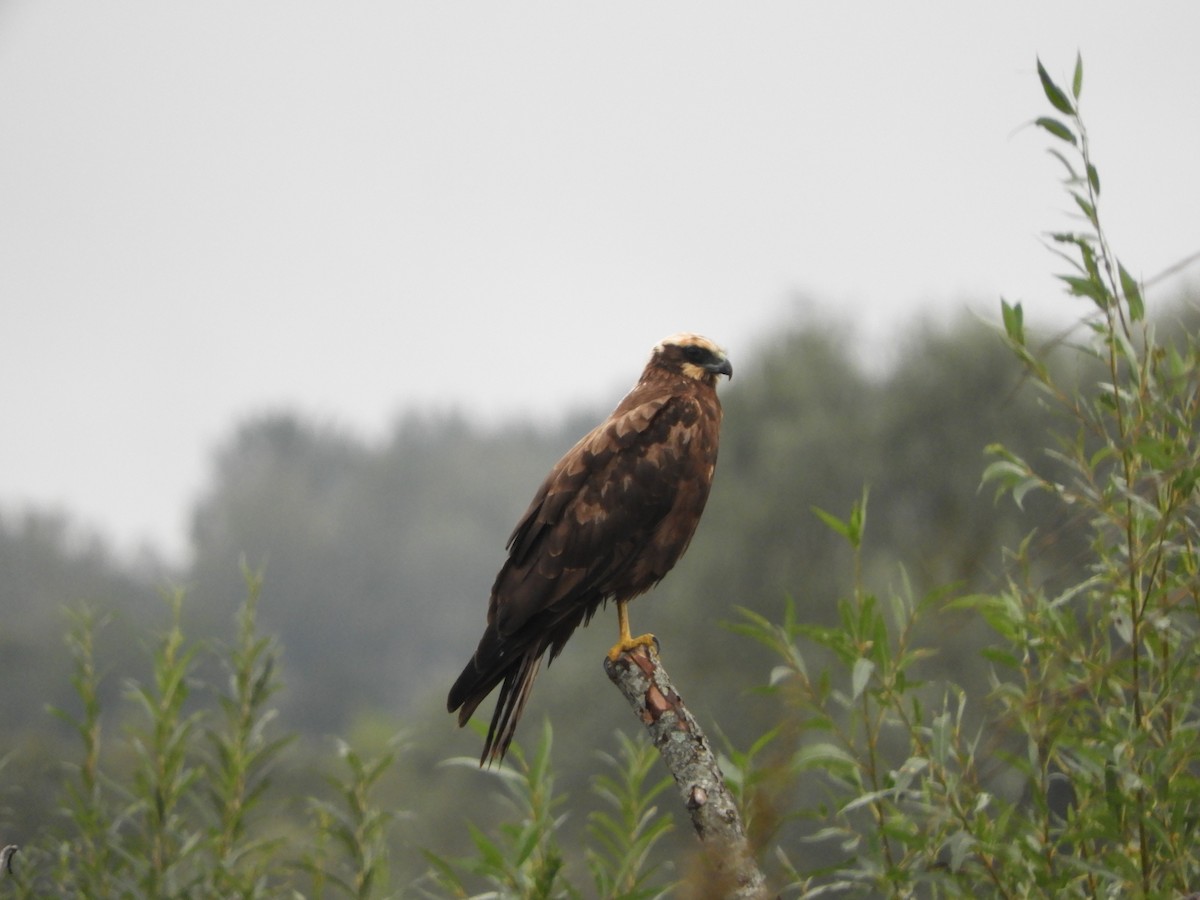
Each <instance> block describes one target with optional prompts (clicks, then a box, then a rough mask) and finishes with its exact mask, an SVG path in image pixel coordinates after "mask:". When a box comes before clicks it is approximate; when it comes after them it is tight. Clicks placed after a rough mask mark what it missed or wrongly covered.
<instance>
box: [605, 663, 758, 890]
mask: <svg viewBox="0 0 1200 900" xmlns="http://www.w3.org/2000/svg"><path fill="white" fill-rule="evenodd" d="M604 671H605V673H606V674H607V675H608V677H609V680H611V681H612V683H613V684H615V685H616V686H617V687H618V688H620V689H621V693H622V694H624V695H625V699H626V700H628V701H629V705H630V706H632V707H633V711H634V714H635V715H636V716H637V717H638V719H639V720H640V721H641V723H642V724H643V725H644V726H646V730H647V731H648V732H649V733H650V739H651V740H652V741H653V742H654V746H655V747H657V748H658V752H659V754H660V755H661V756H662V759H663V762H664V763H665V764H666V766H667V769H668V770H669V771H670V772H671V775H672V777H673V778H674V779H675V784H676V786H677V787H678V788H679V793H680V796H681V797H682V798H683V804H684V806H685V807H686V808H687V811H688V815H689V816H691V818H692V827H693V828H695V829H696V834H697V836H698V837H699V838H700V842H701V844H702V845H703V847H704V854H705V856H706V857H707V859H708V861H709V864H710V865H711V866H712V868H713V870H714V873H715V875H716V878H717V886H716V889H715V890H714V891H713V892H712V896H714V897H715V896H724V897H727V898H736V900H764V898H769V897H771V896H772V894H771V893H770V891H769V890H768V889H767V880H766V877H765V876H764V875H763V873H762V870H761V869H759V867H758V863H757V862H756V861H755V859H754V853H753V852H752V850H751V848H750V842H749V841H748V840H747V839H746V832H745V830H744V829H743V827H742V820H741V817H740V816H739V815H738V810H737V804H736V803H734V800H733V796H732V795H731V794H730V793H729V790H728V788H726V787H725V778H724V776H723V775H722V774H721V769H720V767H719V766H718V765H717V760H716V757H715V756H714V755H713V752H712V750H710V749H709V746H708V739H707V738H706V737H705V736H704V732H703V731H702V730H701V728H700V725H699V723H698V722H697V721H696V719H695V717H694V716H692V714H691V713H690V712H688V710H687V708H686V707H685V706H684V705H683V699H682V698H681V697H680V696H679V694H678V693H677V692H676V691H675V687H674V685H672V684H671V679H670V677H669V676H668V675H667V672H666V669H664V668H663V666H662V662H661V661H660V660H659V658H658V654H657V653H655V652H654V651H653V650H650V649H649V648H646V647H637V648H635V649H634V650H632V651H629V652H627V653H622V654H621V655H620V656H619V657H617V659H616V661H613V660H610V659H608V658H605V660H604Z"/></svg>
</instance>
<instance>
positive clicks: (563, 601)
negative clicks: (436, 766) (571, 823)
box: [446, 334, 733, 765]
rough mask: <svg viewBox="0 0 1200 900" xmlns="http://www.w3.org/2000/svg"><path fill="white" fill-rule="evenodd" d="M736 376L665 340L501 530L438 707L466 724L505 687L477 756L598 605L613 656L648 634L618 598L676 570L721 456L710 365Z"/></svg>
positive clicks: (703, 346) (699, 344)
mask: <svg viewBox="0 0 1200 900" xmlns="http://www.w3.org/2000/svg"><path fill="white" fill-rule="evenodd" d="M732 374H733V369H732V368H731V366H730V364H729V360H728V359H727V358H726V356H725V354H724V352H723V351H722V350H721V349H720V348H719V347H717V345H716V344H714V343H713V342H712V341H710V340H708V339H707V338H703V337H701V336H700V335H696V334H677V335H673V336H672V337H669V338H666V339H665V340H663V341H662V342H661V343H659V344H658V345H657V346H656V347H655V348H654V350H653V352H652V353H651V356H650V361H649V362H648V363H647V364H646V368H645V369H644V370H643V371H642V377H641V379H640V380H639V381H638V383H637V384H636V385H635V386H634V388H633V390H631V391H630V392H629V393H628V394H627V395H626V396H625V399H623V400H622V401H621V402H620V403H619V404H618V405H617V408H616V409H615V410H613V412H612V414H611V415H610V416H609V417H608V418H607V419H606V420H605V421H603V422H601V423H600V424H599V425H598V426H596V428H594V429H593V430H592V431H591V432H590V433H588V434H587V435H585V436H584V437H583V438H582V439H581V440H580V441H579V442H578V443H577V444H576V445H575V446H574V447H572V448H571V449H570V450H568V451H567V453H566V455H565V456H563V458H562V459H560V460H559V461H558V464H557V465H555V466H554V468H553V469H551V470H550V474H549V475H548V476H546V480H545V481H544V482H542V486H541V487H540V488H539V489H538V492H537V494H536V495H535V496H534V498H533V502H532V503H530V504H529V509H527V510H526V511H525V515H523V516H522V517H521V521H520V522H518V523H517V527H516V528H515V529H514V530H513V533H512V535H511V536H510V537H509V539H508V559H507V560H506V561H505V563H504V566H503V567H502V568H501V569H500V572H499V574H498V575H497V576H496V581H495V583H494V584H493V585H492V596H491V600H490V602H489V603H488V614H487V629H486V630H485V631H484V633H483V637H482V638H481V639H480V641H479V646H478V648H476V650H475V655H474V656H473V657H472V659H471V661H470V662H469V663H467V666H466V668H465V669H463V672H462V674H461V675H459V677H458V680H457V681H456V682H455V683H454V687H452V688H451V689H450V696H449V698H448V700H447V704H446V705H447V707H448V709H449V710H450V712H454V711H455V710H457V711H458V724H459V725H464V724H465V723H466V721H467V720H468V719H469V718H471V714H472V713H473V712H474V711H475V709H476V707H478V706H479V704H480V703H481V702H482V701H483V699H484V698H485V697H487V695H488V694H489V693H491V691H492V689H493V688H495V687H496V685H497V684H499V685H500V697H499V699H498V700H497V701H496V710H495V713H494V714H493V715H492V723H491V726H490V727H489V728H488V735H487V741H486V743H485V744H484V748H483V755H482V757H481V758H480V764H481V765H482V764H483V763H485V762H491V761H494V760H500V759H503V757H504V753H505V751H507V750H508V745H509V742H510V741H511V740H512V737H513V732H514V731H515V730H516V727H517V721H518V720H519V719H520V718H521V712H522V711H523V710H524V708H525V702H526V701H527V700H528V699H529V691H530V688H531V687H532V686H533V681H534V679H535V678H536V677H537V673H538V669H539V668H540V666H541V662H542V657H543V656H544V655H545V654H546V653H547V652H548V653H549V654H550V656H549V660H547V662H549V661H552V660H553V659H554V658H555V657H556V656H558V654H559V652H561V651H562V648H563V646H564V645H565V644H566V643H567V640H568V638H570V636H571V634H572V632H574V631H575V629H576V628H578V627H579V626H580V625H586V624H587V623H588V621H589V620H590V619H591V618H592V616H593V615H594V614H595V612H596V610H597V609H598V608H599V607H600V606H601V605H602V604H604V603H606V602H607V601H608V600H614V601H616V603H617V619H618V626H619V629H620V635H621V637H620V641H619V642H618V643H617V645H616V646H614V647H613V648H612V650H611V651H609V655H610V656H611V657H612V658H614V659H615V658H616V657H617V656H618V655H619V654H620V653H621V652H623V651H625V650H629V649H631V648H632V647H634V646H637V645H639V644H645V643H647V642H650V641H653V636H652V635H642V636H641V637H639V638H634V637H632V636H631V635H630V633H629V624H628V618H627V615H626V611H625V605H626V604H627V603H628V602H629V601H630V600H632V599H633V598H634V597H636V596H638V595H639V594H641V593H644V592H645V591H647V590H649V589H650V588H652V587H653V586H654V585H655V584H657V583H658V582H659V581H660V580H661V579H662V577H663V576H664V575H666V574H667V572H669V571H670V570H671V567H672V566H674V565H675V563H676V561H677V560H678V559H679V557H680V556H682V555H683V551H684V550H686V549H687V545H688V542H689V541H691V539H692V535H693V534H694V533H695V531H696V524H697V523H698V522H699V521H700V514H701V513H702V512H703V511H704V504H705V502H706V501H707V500H708V491H709V487H710V486H711V485H712V477H713V469H714V468H715V466H716V462H717V440H718V436H719V433H720V427H721V402H720V401H719V400H718V399H717V391H716V382H717V376H718V375H725V376H728V377H732Z"/></svg>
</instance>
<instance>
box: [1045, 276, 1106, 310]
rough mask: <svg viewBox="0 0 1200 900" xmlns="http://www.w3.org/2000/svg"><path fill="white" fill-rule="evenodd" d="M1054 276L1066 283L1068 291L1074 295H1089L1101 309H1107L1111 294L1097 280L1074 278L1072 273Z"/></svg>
mask: <svg viewBox="0 0 1200 900" xmlns="http://www.w3.org/2000/svg"><path fill="white" fill-rule="evenodd" d="M1055 277H1056V278H1058V279H1059V280H1060V281H1063V282H1065V283H1066V285H1067V287H1068V288H1069V289H1070V293H1072V294H1074V295H1075V296H1076V297H1090V298H1091V299H1092V300H1095V301H1096V305H1098V306H1099V307H1100V308H1101V309H1108V307H1109V306H1110V305H1111V304H1112V299H1113V298H1112V295H1111V294H1109V292H1108V290H1107V289H1106V288H1105V287H1104V285H1103V284H1100V283H1099V282H1096V281H1093V280H1092V279H1090V278H1076V277H1075V276H1073V275H1057V276H1055Z"/></svg>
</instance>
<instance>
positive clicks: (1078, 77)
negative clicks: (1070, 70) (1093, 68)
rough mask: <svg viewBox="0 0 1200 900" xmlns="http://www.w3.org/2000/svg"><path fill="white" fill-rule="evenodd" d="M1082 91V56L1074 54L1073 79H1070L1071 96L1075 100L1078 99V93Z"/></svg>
mask: <svg viewBox="0 0 1200 900" xmlns="http://www.w3.org/2000/svg"><path fill="white" fill-rule="evenodd" d="M1082 90H1083V54H1082V53H1078V52H1077V53H1076V54H1075V77H1074V78H1072V79H1071V94H1072V95H1073V96H1074V97H1075V99H1076V100H1078V99H1079V93H1080V91H1082Z"/></svg>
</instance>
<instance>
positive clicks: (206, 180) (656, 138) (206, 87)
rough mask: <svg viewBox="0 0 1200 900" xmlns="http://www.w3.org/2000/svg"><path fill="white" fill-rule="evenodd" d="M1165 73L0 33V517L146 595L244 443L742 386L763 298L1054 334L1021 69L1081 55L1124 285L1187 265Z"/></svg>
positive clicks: (1108, 28)
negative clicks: (669, 369)
mask: <svg viewBox="0 0 1200 900" xmlns="http://www.w3.org/2000/svg"><path fill="white" fill-rule="evenodd" d="M1198 39H1200V4H1196V3H1191V2H1175V3H1146V4H1137V5H1134V4H1129V3H1116V2H1108V3H1103V2H1094V0H1092V2H1060V3H1045V2H1015V3H1014V2H1010V3H1004V4H987V5H984V4H974V3H962V2H944V3H922V4H917V3H912V4H898V3H892V2H874V3H837V4H834V3H824V4H816V3H799V2H787V3H782V2H762V3H760V2H755V3H719V4H718V3H703V2H686V3H684V2H678V3H675V2H654V3H646V2H639V3H625V2H606V3H603V4H601V3H591V4H584V3H561V2H539V3H527V2H522V3H507V2H489V3H483V2H477V3H457V2H418V3H398V2H392V3H381V2H375V3H354V4H345V3H337V4H335V3H322V4H316V3H307V2H294V0H288V2H255V3H240V2H239V3H232V2H204V3H199V2H196V3H191V4H183V3H162V2H160V0H145V2H124V0H114V2H106V3H89V4H81V3H46V2H37V0H0V310H2V313H3V315H2V317H0V417H2V421H3V430H2V431H0V435H2V440H0V509H3V510H6V511H13V510H18V509H21V508H23V507H25V506H27V505H30V504H32V505H35V506H37V507H39V508H49V509H61V510H66V511H68V512H70V513H71V514H72V515H74V516H77V517H78V518H79V519H80V520H81V521H83V522H84V523H86V524H88V525H90V526H94V527H96V528H99V529H102V530H104V531H105V532H106V533H107V534H109V535H110V536H111V537H112V538H113V540H114V541H115V542H116V545H117V546H118V547H119V548H122V549H126V550H128V549H132V548H134V547H135V546H137V545H138V544H139V543H147V544H150V545H153V546H155V547H157V548H159V549H160V550H161V551H165V552H167V553H170V554H173V555H176V556H178V555H180V554H181V553H182V551H183V549H184V548H185V546H186V537H185V535H186V518H187V512H188V509H189V507H190V504H191V503H192V501H193V500H194V498H195V497H196V495H197V494H198V492H199V491H200V490H201V489H202V488H203V486H204V484H205V480H206V478H207V477H208V474H209V472H208V461H209V459H210V456H211V453H212V451H213V449H214V447H216V446H217V445H218V444H219V443H220V442H221V441H222V440H223V439H225V438H226V437H227V436H228V435H229V433H230V432H231V430H232V428H233V427H234V425H235V424H236V423H237V422H238V421H240V420H242V419H244V418H245V417H247V416H248V415H252V414H254V413H256V412H260V411H263V410H269V409H283V408H286V409H293V410H296V411H298V412H301V413H303V414H306V415H310V416H313V417H315V418H318V419H320V420H322V421H327V422H331V423H335V424H338V425H340V426H343V427H345V428H347V429H348V430H351V431H353V432H355V433H358V434H361V435H363V436H365V437H368V438H372V437H377V436H381V435H383V434H385V433H386V431H387V428H388V427H389V426H390V424H391V423H393V422H394V421H395V419H396V417H397V415H398V414H399V413H400V412H401V411H402V410H405V409H410V408H419V409H422V410H445V409H450V408H456V409H461V410H463V411H466V412H468V413H471V414H474V415H480V416H486V417H487V418H488V419H489V420H492V421H495V420H497V419H499V418H502V417H507V416H513V415H530V416H536V417H538V418H541V419H548V418H550V417H553V416H555V415H558V414H560V412H561V411H564V410H567V409H578V408H579V407H580V406H581V405H585V404H587V405H596V406H607V405H609V404H611V403H614V402H615V401H616V399H617V398H618V397H619V395H620V394H621V393H622V392H623V391H624V389H625V388H627V387H628V386H629V385H630V384H631V383H632V381H633V379H634V378H635V377H636V374H637V372H638V371H639V369H640V367H641V365H642V363H643V361H644V359H645V356H646V354H647V352H648V350H649V348H650V347H651V346H652V345H653V344H654V343H655V342H656V341H657V340H658V339H659V338H661V337H663V336H664V335H666V334H669V333H672V332H675V331H680V330H693V331H700V332H703V333H705V334H708V335H709V336H710V337H712V338H713V339H715V340H717V341H718V342H720V343H722V344H724V345H725V346H726V347H727V348H728V349H729V351H730V354H731V356H732V359H733V361H734V365H735V367H737V368H740V369H746V368H749V367H752V365H753V354H754V348H755V346H756V343H758V342H761V341H762V340H763V339H764V337H766V336H768V335H769V333H770V331H771V330H772V329H776V328H778V327H779V326H780V325H781V324H782V323H784V322H786V321H789V320H790V319H794V318H795V316H796V315H797V312H796V303H795V298H796V297H805V298H808V300H809V301H810V303H811V306H810V307H809V308H808V311H807V312H806V313H804V315H809V316H813V315H837V316H841V317H844V318H845V319H847V320H849V321H852V322H853V323H855V325H856V327H857V328H859V329H860V330H861V331H862V333H864V334H866V335H868V336H870V337H871V338H872V339H873V340H875V341H876V342H879V341H880V340H881V339H884V338H886V336H887V335H889V334H891V333H894V331H895V329H897V328H898V327H902V324H903V322H904V321H905V320H906V319H908V318H910V317H912V316H914V315H917V314H920V313H923V312H931V313H933V314H935V315H940V316H949V315H952V314H953V313H954V312H955V311H957V310H961V309H963V308H964V307H966V306H967V305H972V306H973V307H976V308H979V309H983V310H986V311H988V312H989V313H990V312H991V311H992V310H994V309H995V307H996V305H997V298H998V297H999V296H1000V295H1001V294H1003V295H1004V296H1006V297H1008V298H1010V299H1014V300H1016V299H1021V300H1024V301H1025V303H1026V306H1027V309H1028V310H1029V313H1028V314H1029V315H1031V316H1032V317H1033V318H1037V316H1038V314H1039V312H1041V313H1045V312H1046V311H1048V310H1051V309H1054V308H1060V307H1062V305H1063V301H1062V300H1061V298H1060V294H1059V292H1058V290H1057V288H1056V287H1055V286H1054V284H1053V282H1052V280H1051V277H1050V273H1051V272H1052V271H1053V270H1054V263H1053V260H1052V259H1051V258H1050V257H1049V255H1048V254H1047V252H1046V250H1045V249H1044V248H1043V247H1042V245H1041V244H1040V242H1039V235H1040V234H1041V233H1042V232H1044V231H1046V230H1048V229H1051V228H1056V227H1062V226H1063V225H1064V224H1067V220H1066V218H1065V210H1066V204H1065V203H1064V202H1063V198H1062V194H1061V192H1060V189H1059V187H1058V184H1057V177H1058V170H1057V168H1056V164H1054V163H1053V162H1052V161H1051V160H1050V159H1049V158H1048V157H1047V156H1046V154H1045V147H1046V145H1047V139H1046V137H1045V136H1044V135H1043V134H1040V133H1038V132H1036V131H1035V130H1033V129H1030V128H1027V127H1024V128H1023V127H1022V126H1024V125H1026V123H1028V122H1029V121H1030V120H1031V119H1033V118H1034V117H1035V116H1037V115H1040V114H1042V113H1043V112H1045V111H1046V107H1045V105H1044V101H1043V99H1042V97H1041V94H1040V90H1039V88H1038V84H1037V78H1036V74H1035V57H1036V56H1038V55H1040V56H1041V58H1042V59H1043V60H1044V61H1045V63H1046V65H1047V68H1048V69H1049V70H1050V71H1051V73H1053V74H1054V75H1056V76H1057V77H1059V78H1060V80H1061V81H1062V82H1063V83H1067V82H1068V81H1069V76H1070V71H1071V67H1072V64H1073V62H1074V58H1075V53H1076V50H1077V49H1078V50H1081V51H1082V52H1083V55H1084V60H1085V69H1086V77H1085V86H1084V109H1085V114H1086V116H1087V118H1088V121H1089V124H1090V133H1091V136H1092V139H1093V141H1094V144H1095V149H1096V154H1097V162H1098V164H1099V167H1100V171H1101V175H1102V177H1103V180H1104V184H1103V187H1104V204H1105V206H1104V207H1103V209H1104V214H1106V215H1107V217H1108V220H1109V223H1110V226H1111V231H1112V237H1113V240H1114V243H1115V244H1116V246H1117V248H1118V250H1119V252H1120V253H1121V255H1122V257H1123V258H1124V259H1125V260H1126V261H1127V262H1128V263H1130V264H1131V265H1132V266H1133V268H1134V269H1135V271H1136V272H1137V273H1138V274H1140V275H1141V276H1143V277H1148V276H1150V275H1153V274H1154V273H1156V272H1157V271H1159V270H1161V269H1162V268H1164V267H1166V266H1169V265H1170V264H1172V263H1174V262H1175V261H1177V260H1179V259H1181V258H1183V257H1186V256H1187V255H1188V254H1191V253H1193V252H1195V251H1196V250H1198V249H1200V177H1198V176H1197V173H1196V160H1197V154H1198V152H1200V116H1198V115H1197V113H1196V110H1197V109H1200V52H1198V50H1197V46H1198V45H1197V41H1198ZM1195 274H1196V273H1195V272H1194V270H1193V275H1195ZM876 346H879V344H878V343H877V344H876Z"/></svg>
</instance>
